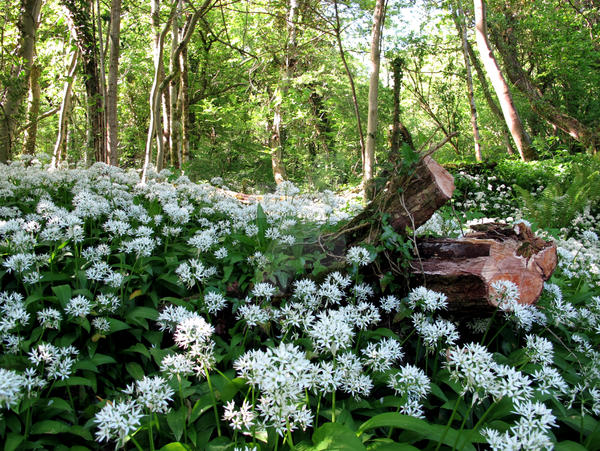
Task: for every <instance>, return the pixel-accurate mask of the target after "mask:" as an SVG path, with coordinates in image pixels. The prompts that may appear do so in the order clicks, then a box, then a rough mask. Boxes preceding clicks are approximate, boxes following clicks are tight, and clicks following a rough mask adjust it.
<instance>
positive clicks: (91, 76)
mask: <svg viewBox="0 0 600 451" xmlns="http://www.w3.org/2000/svg"><path fill="white" fill-rule="evenodd" d="M62 2H63V4H64V5H65V7H66V8H67V10H68V19H69V27H70V28H71V32H72V34H73V37H74V38H75V42H76V44H77V48H78V49H79V53H80V56H81V60H82V69H83V74H84V78H85V91H86V94H87V115H88V147H89V148H90V149H91V151H92V152H93V154H94V158H95V160H96V161H101V162H104V163H107V162H108V161H107V154H106V140H105V129H104V126H105V120H104V110H103V107H102V100H103V94H104V93H103V92H102V89H101V83H100V74H99V69H98V60H99V59H98V46H97V43H96V40H95V38H94V32H93V21H92V18H91V8H90V4H89V3H88V2H86V1H84V0H62Z"/></svg>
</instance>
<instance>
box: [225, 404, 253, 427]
mask: <svg viewBox="0 0 600 451" xmlns="http://www.w3.org/2000/svg"><path fill="white" fill-rule="evenodd" d="M255 419H256V414H255V413H254V412H253V410H252V405H251V404H250V403H248V401H246V400H245V399H244V401H243V402H242V405H241V407H240V408H239V409H238V410H235V402H234V401H229V402H228V403H227V404H225V408H224V413H223V420H225V421H227V422H229V425H230V426H231V428H232V429H234V430H238V431H250V429H251V428H252V427H253V426H254V424H255V423H254V420H255Z"/></svg>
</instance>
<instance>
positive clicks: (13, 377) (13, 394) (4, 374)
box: [0, 368, 25, 409]
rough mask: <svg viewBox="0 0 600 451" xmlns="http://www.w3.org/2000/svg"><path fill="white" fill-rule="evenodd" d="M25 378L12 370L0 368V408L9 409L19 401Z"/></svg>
mask: <svg viewBox="0 0 600 451" xmlns="http://www.w3.org/2000/svg"><path fill="white" fill-rule="evenodd" d="M24 384H25V378H24V377H23V375H21V374H19V373H17V372H16V371H13V370H7V369H4V368H0V408H5V409H10V408H11V407H13V406H15V405H17V403H18V402H19V401H20V400H21V398H22V396H23V393H22V389H23V385H24Z"/></svg>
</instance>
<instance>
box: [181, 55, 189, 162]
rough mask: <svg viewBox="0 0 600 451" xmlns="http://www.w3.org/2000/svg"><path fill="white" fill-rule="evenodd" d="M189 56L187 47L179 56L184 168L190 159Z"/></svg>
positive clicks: (182, 158)
mask: <svg viewBox="0 0 600 451" xmlns="http://www.w3.org/2000/svg"><path fill="white" fill-rule="evenodd" d="M187 54H188V51H187V46H186V47H184V49H183V50H182V51H181V54H180V55H179V71H180V73H179V78H180V82H179V84H180V90H179V98H180V100H179V102H180V110H181V113H180V114H181V155H180V156H179V161H180V163H181V165H182V166H183V165H184V164H185V163H186V162H187V161H189V159H190V94H189V78H188V57H187Z"/></svg>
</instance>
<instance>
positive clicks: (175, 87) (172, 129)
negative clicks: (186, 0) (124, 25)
mask: <svg viewBox="0 0 600 451" xmlns="http://www.w3.org/2000/svg"><path fill="white" fill-rule="evenodd" d="M181 8H182V1H181V0H178V2H177V12H176V13H175V17H174V18H173V26H172V32H171V60H170V72H175V71H177V70H179V58H177V57H176V56H175V55H176V52H177V47H178V46H179V39H180V32H181V28H180V26H179V18H180V17H181ZM175 66H177V68H176V67H175ZM179 83H180V77H173V79H172V80H171V82H170V83H169V88H168V89H169V112H170V114H169V116H168V125H169V127H168V128H169V133H168V138H169V147H168V149H169V160H170V162H171V165H173V166H175V167H180V163H179V158H178V154H179V144H180V143H179V130H180V121H179V115H178V108H177V106H178V105H177V101H178V99H179V89H180V87H179Z"/></svg>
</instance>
